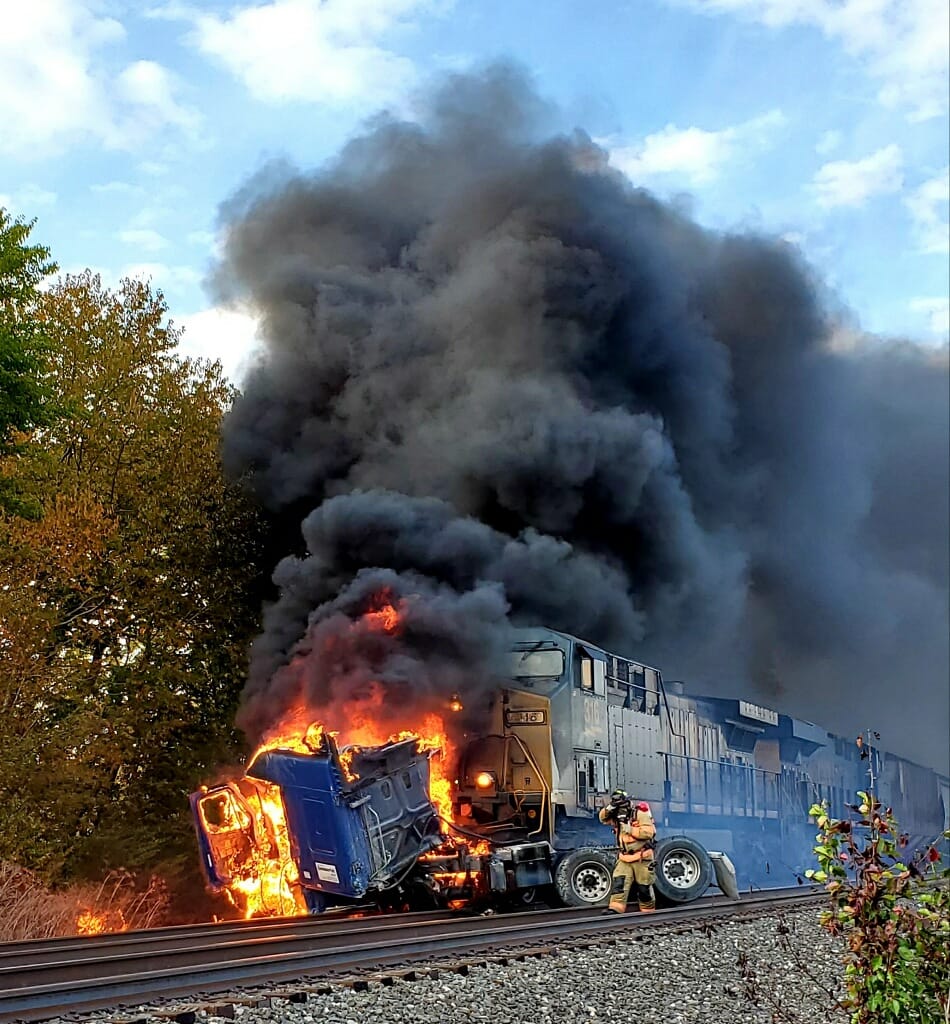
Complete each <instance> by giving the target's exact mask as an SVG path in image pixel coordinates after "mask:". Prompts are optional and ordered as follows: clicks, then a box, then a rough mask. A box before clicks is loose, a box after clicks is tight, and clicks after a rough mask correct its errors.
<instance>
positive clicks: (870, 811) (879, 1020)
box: [806, 793, 950, 1024]
mask: <svg viewBox="0 0 950 1024" xmlns="http://www.w3.org/2000/svg"><path fill="white" fill-rule="evenodd" d="M858 797H859V798H860V803H858V804H855V805H853V810H855V811H856V812H857V813H858V814H859V815H860V818H859V819H857V820H855V821H850V820H837V819H834V818H832V817H830V816H829V814H828V805H827V804H824V803H823V804H816V805H815V806H813V807H812V808H811V811H810V814H811V816H812V818H814V819H815V821H816V822H817V824H818V828H819V834H818V836H817V845H816V846H815V854H816V855H817V858H818V864H819V868H818V870H813V871H808V872H806V874H807V876H808V877H809V878H810V879H812V881H815V882H819V883H823V884H824V885H825V888H826V889H827V891H828V893H829V895H830V897H831V909H830V910H827V911H825V912H824V913H823V914H822V917H821V923H822V925H823V926H824V928H825V929H826V930H827V931H828V932H829V933H830V934H832V935H835V936H838V935H841V936H844V937H846V939H847V942H848V949H849V952H848V955H847V960H846V966H845V987H846V989H847V998H846V999H845V1000H843V1005H844V1006H845V1007H847V1009H848V1010H849V1011H850V1012H851V1020H852V1024H937V1022H939V1021H944V1022H950V869H947V868H943V867H942V861H941V856H940V853H939V852H938V850H937V849H936V847H934V846H931V847H928V848H927V849H926V850H923V851H919V852H917V853H915V854H914V855H913V856H910V855H909V851H908V849H907V847H908V837H907V836H906V835H904V834H903V833H901V832H900V829H899V827H898V824H897V821H896V820H895V819H894V815H893V814H892V813H891V809H890V808H889V807H888V808H885V807H883V806H882V805H881V803H880V802H879V801H878V800H877V799H875V798H874V796H873V795H872V794H868V793H858ZM944 838H945V839H947V838H950V832H945V833H944Z"/></svg>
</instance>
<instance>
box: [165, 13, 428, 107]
mask: <svg viewBox="0 0 950 1024" xmlns="http://www.w3.org/2000/svg"><path fill="white" fill-rule="evenodd" d="M433 6H434V4H433V3H432V2H431V0H273V2H271V3H263V4H253V5H249V6H244V7H240V8H237V9H236V10H234V11H232V12H231V13H230V14H229V15H227V16H223V17H221V16H218V15H216V14H205V13H203V12H202V11H201V10H200V9H197V10H196V9H186V8H181V7H172V8H169V9H167V10H166V16H169V17H187V18H188V19H189V20H190V21H191V22H192V25H193V29H192V31H191V33H190V34H189V36H188V40H189V42H190V43H191V44H192V45H194V46H195V47H197V49H198V50H200V51H201V52H202V53H203V54H205V55H206V56H208V57H210V58H212V59H213V60H216V61H217V62H219V63H220V64H222V65H223V66H224V67H225V68H227V69H228V71H230V72H231V73H232V74H234V75H236V76H237V77H238V78H239V79H241V81H243V82H244V84H245V85H246V86H247V88H248V89H249V90H250V91H251V93H252V94H253V95H254V96H255V97H257V98H258V99H260V100H264V101H267V102H283V101H287V100H307V101H311V102H315V103H328V104H365V103H380V102H392V101H393V100H394V99H395V98H398V96H399V95H400V94H401V93H403V92H404V91H405V90H406V88H407V87H408V86H409V85H410V84H411V83H412V81H413V79H414V77H415V69H414V67H413V64H412V62H411V61H410V60H408V59H407V58H406V57H402V56H400V55H399V54H397V53H395V52H393V51H392V50H390V49H387V48H386V47H385V46H383V45H382V38H383V37H384V36H387V35H389V34H390V33H392V32H393V31H394V30H397V29H399V28H400V27H405V26H406V25H407V24H408V21H409V19H410V18H411V17H412V16H413V15H416V14H418V13H419V12H421V11H423V10H426V9H429V8H431V7H433Z"/></svg>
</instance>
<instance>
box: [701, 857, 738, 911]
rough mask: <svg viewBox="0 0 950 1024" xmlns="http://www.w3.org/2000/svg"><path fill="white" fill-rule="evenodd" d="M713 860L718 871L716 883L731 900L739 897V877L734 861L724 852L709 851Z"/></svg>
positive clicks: (714, 868)
mask: <svg viewBox="0 0 950 1024" xmlns="http://www.w3.org/2000/svg"><path fill="white" fill-rule="evenodd" d="M707 852H708V853H709V859H710V860H711V861H712V866H713V871H715V872H716V885H718V886H719V888H720V889H721V890H722V892H724V893H725V894H726V896H728V897H729V899H731V900H737V899H738V898H739V879H738V878H737V877H736V869H735V867H734V866H733V863H732V861H731V860H730V859H729V858H728V857H727V856H726V855H725V854H724V853H716V852H713V851H712V850H708V851H707Z"/></svg>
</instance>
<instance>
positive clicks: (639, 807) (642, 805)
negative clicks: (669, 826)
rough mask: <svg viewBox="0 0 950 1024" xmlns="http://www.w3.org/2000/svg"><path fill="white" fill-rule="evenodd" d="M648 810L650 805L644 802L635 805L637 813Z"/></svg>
mask: <svg viewBox="0 0 950 1024" xmlns="http://www.w3.org/2000/svg"><path fill="white" fill-rule="evenodd" d="M649 809H650V805H649V804H648V803H647V802H646V800H641V801H640V803H638V804H637V810H638V811H649Z"/></svg>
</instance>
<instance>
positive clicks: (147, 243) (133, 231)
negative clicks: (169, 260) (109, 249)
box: [116, 228, 168, 252]
mask: <svg viewBox="0 0 950 1024" xmlns="http://www.w3.org/2000/svg"><path fill="white" fill-rule="evenodd" d="M116 238H118V239H119V241H120V242H124V243H125V244H126V245H134V246H136V248H138V249H144V250H145V251H146V252H160V251H161V250H162V249H167V248H168V239H167V238H166V237H165V236H164V235H161V234H159V233H158V232H157V231H156V230H155V229H154V228H125V229H123V230H122V231H120V232H119V233H118V234H117V235H116Z"/></svg>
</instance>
